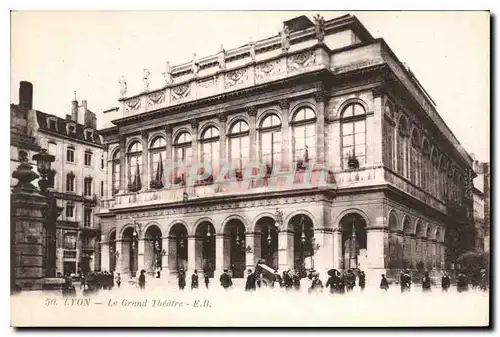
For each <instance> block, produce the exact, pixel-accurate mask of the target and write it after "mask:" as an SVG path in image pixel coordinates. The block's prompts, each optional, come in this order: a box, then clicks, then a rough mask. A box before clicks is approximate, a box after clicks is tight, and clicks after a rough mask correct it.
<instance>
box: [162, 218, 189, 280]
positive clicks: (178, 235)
mask: <svg viewBox="0 0 500 337" xmlns="http://www.w3.org/2000/svg"><path fill="white" fill-rule="evenodd" d="M187 237H188V231H187V228H186V227H185V226H184V225H183V224H181V223H176V224H175V225H173V226H172V228H170V231H169V233H168V252H167V254H168V270H169V272H170V273H174V274H175V273H177V272H178V271H179V270H181V269H182V270H184V271H185V270H187V263H188V247H187V246H188V242H187Z"/></svg>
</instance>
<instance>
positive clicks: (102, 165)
mask: <svg viewBox="0 0 500 337" xmlns="http://www.w3.org/2000/svg"><path fill="white" fill-rule="evenodd" d="M101 170H104V156H102V157H101Z"/></svg>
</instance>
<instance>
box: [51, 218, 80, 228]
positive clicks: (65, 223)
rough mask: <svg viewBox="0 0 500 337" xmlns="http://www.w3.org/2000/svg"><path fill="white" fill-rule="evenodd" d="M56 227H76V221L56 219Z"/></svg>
mask: <svg viewBox="0 0 500 337" xmlns="http://www.w3.org/2000/svg"><path fill="white" fill-rule="evenodd" d="M56 227H70V228H78V221H67V220H57V223H56Z"/></svg>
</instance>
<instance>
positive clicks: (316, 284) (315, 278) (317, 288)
mask: <svg viewBox="0 0 500 337" xmlns="http://www.w3.org/2000/svg"><path fill="white" fill-rule="evenodd" d="M311 277H312V281H311V286H310V287H309V289H308V292H309V293H312V292H322V291H323V282H321V280H320V279H319V273H318V272H315V273H313V274H312V275H311Z"/></svg>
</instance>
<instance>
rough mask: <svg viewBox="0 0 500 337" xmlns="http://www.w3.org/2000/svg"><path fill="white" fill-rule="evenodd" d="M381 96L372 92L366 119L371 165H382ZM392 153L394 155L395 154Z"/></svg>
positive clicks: (378, 89) (367, 145)
mask: <svg viewBox="0 0 500 337" xmlns="http://www.w3.org/2000/svg"><path fill="white" fill-rule="evenodd" d="M383 95H384V90H382V88H377V89H375V90H373V112H374V114H373V115H372V116H371V117H368V118H367V119H366V139H367V140H368V139H369V140H370V141H369V142H367V144H366V161H367V163H368V164H373V165H382V164H383V157H382V138H383V137H382V136H383V134H382V124H383V114H384V109H383V106H382V105H383ZM367 112H369V111H367ZM395 142H396V140H395ZM394 153H395V154H396V153H397V152H394ZM379 276H380V275H379Z"/></svg>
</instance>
